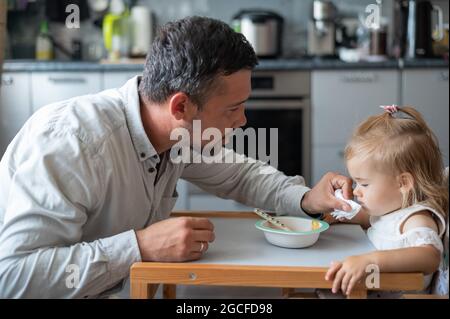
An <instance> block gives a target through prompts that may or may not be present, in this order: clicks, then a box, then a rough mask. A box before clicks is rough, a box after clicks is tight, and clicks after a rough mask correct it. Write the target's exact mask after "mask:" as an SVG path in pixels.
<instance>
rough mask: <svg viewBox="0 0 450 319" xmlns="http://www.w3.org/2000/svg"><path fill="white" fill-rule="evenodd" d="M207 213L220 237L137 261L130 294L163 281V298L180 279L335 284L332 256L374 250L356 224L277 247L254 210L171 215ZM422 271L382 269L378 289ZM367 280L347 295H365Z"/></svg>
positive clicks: (414, 282)
mask: <svg viewBox="0 0 450 319" xmlns="http://www.w3.org/2000/svg"><path fill="white" fill-rule="evenodd" d="M186 215H187V216H201V217H208V218H210V219H211V221H212V222H213V223H214V225H215V235H216V239H215V241H214V242H213V243H212V244H211V245H210V246H209V249H208V251H207V252H206V253H205V254H204V256H203V257H202V259H201V260H197V261H193V262H184V263H159V262H141V263H135V264H134V265H133V266H132V267H131V271H130V284H131V298H141V299H142V298H144V299H147V298H153V296H154V294H155V293H156V290H157V288H158V286H159V284H163V285H164V286H163V296H164V298H175V297H176V285H217V286H250V287H280V288H283V289H284V290H283V293H284V294H286V295H288V294H289V293H290V292H292V291H293V288H325V289H330V288H331V286H332V283H331V282H329V281H326V280H325V273H326V271H327V269H328V266H329V265H330V263H331V261H333V260H344V259H345V257H348V256H351V255H357V254H363V253H368V252H371V251H373V250H374V249H375V248H374V247H373V246H372V244H371V243H370V241H369V240H368V238H367V236H366V234H365V232H364V231H363V230H362V229H361V227H359V226H357V225H343V224H340V225H333V226H331V227H330V229H328V230H327V231H326V232H324V233H322V234H321V235H320V237H319V240H318V241H317V243H316V244H315V245H313V246H312V247H309V248H304V249H288V248H281V247H276V246H273V245H271V244H270V243H268V242H267V241H266V240H265V238H264V234H263V232H262V231H260V230H258V229H256V228H255V226H254V224H255V222H256V220H257V218H258V217H257V216H256V215H255V214H253V213H249V212H210V213H193V212H191V213H187V212H184V213H177V214H172V216H186ZM423 282H424V279H423V275H422V274H420V273H382V274H381V275H380V288H379V289H377V290H405V291H411V290H420V289H421V288H422V287H423ZM366 297H367V288H366V286H365V284H364V283H361V284H359V285H358V286H356V287H355V288H354V290H353V292H352V294H351V295H350V296H348V298H366Z"/></svg>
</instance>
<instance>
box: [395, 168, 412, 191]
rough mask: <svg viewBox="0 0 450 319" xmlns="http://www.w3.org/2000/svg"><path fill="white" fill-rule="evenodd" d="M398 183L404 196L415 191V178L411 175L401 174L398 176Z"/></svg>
mask: <svg viewBox="0 0 450 319" xmlns="http://www.w3.org/2000/svg"><path fill="white" fill-rule="evenodd" d="M397 181H398V184H399V187H400V191H401V192H402V194H408V193H409V192H410V191H411V190H413V189H414V177H413V176H412V175H411V173H401V174H400V175H398V176H397Z"/></svg>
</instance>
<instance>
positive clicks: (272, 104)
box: [245, 99, 307, 110]
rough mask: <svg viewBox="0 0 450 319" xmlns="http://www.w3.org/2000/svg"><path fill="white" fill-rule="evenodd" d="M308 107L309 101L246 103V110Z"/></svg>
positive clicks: (256, 101) (259, 101)
mask: <svg viewBox="0 0 450 319" xmlns="http://www.w3.org/2000/svg"><path fill="white" fill-rule="evenodd" d="M305 107H307V100H304V99H303V100H281V99H270V100H252V99H250V100H248V101H247V102H246V103H245V109H246V110H286V109H287V110H296V109H304V108H305Z"/></svg>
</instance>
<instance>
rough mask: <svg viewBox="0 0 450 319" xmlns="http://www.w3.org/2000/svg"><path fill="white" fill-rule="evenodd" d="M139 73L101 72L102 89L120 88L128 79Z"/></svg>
mask: <svg viewBox="0 0 450 319" xmlns="http://www.w3.org/2000/svg"><path fill="white" fill-rule="evenodd" d="M139 74H140V72H139V71H131V72H129V71H127V72H120V71H114V72H103V88H104V89H105V90H106V89H114V88H120V87H122V86H123V85H124V84H125V83H126V82H127V81H128V80H129V79H131V78H132V77H135V76H136V75H139Z"/></svg>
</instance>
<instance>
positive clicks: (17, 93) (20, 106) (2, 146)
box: [0, 72, 31, 157]
mask: <svg viewBox="0 0 450 319" xmlns="http://www.w3.org/2000/svg"><path fill="white" fill-rule="evenodd" d="M30 95H31V92H30V74H29V73H27V72H24V73H5V74H3V75H2V83H1V88H0V157H1V156H3V153H4V152H5V150H6V147H7V146H8V144H9V143H10V142H11V141H12V139H13V138H14V136H16V134H17V132H19V130H20V128H21V127H22V126H23V124H24V123H25V122H26V121H27V119H28V118H29V117H30V116H31V98H30Z"/></svg>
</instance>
